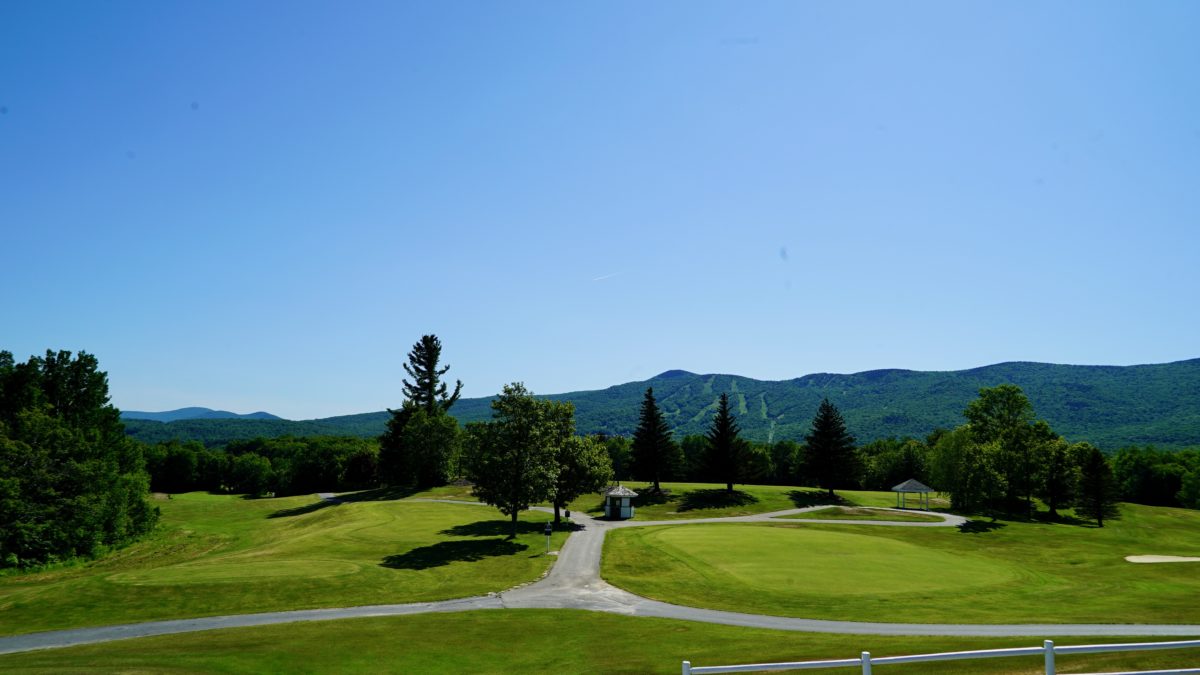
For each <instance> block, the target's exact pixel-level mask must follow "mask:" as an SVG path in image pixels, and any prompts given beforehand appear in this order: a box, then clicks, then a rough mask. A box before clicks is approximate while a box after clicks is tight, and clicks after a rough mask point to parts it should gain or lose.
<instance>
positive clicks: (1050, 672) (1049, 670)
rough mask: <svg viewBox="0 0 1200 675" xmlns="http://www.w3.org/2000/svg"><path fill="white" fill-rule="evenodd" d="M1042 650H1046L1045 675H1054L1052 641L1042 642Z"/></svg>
mask: <svg viewBox="0 0 1200 675" xmlns="http://www.w3.org/2000/svg"><path fill="white" fill-rule="evenodd" d="M1042 649H1045V650H1046V675H1054V673H1055V670H1054V640H1046V641H1045V642H1043V643H1042Z"/></svg>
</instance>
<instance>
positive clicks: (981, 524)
mask: <svg viewBox="0 0 1200 675" xmlns="http://www.w3.org/2000/svg"><path fill="white" fill-rule="evenodd" d="M1004 527H1008V524H1007V523H1000V522H996V521H995V520H991V521H984V520H968V521H967V522H965V523H963V524H962V525H959V526H958V531H959V532H961V533H962V534H984V533H987V532H995V531H996V530H999V529H1001V528H1004Z"/></svg>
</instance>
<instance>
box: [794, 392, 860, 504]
mask: <svg viewBox="0 0 1200 675" xmlns="http://www.w3.org/2000/svg"><path fill="white" fill-rule="evenodd" d="M805 440H806V441H807V445H806V446H805V448H804V463H805V467H806V469H807V471H808V475H810V476H812V477H813V478H816V479H817V484H818V485H819V486H820V487H822V488H825V489H826V490H829V496H830V497H833V496H834V494H833V489H834V488H842V487H849V486H850V485H852V484H853V482H854V474H855V468H856V467H855V462H856V457H855V453H854V437H853V436H851V435H850V434H849V432H847V431H846V422H845V420H843V419H842V414H841V413H840V412H838V409H837V408H835V407H834V405H833V404H832V403H830V402H829V399H823V400H822V401H821V405H820V407H818V408H817V415H816V417H814V418H813V421H812V431H811V432H810V433H809V434H808V436H806V437H805Z"/></svg>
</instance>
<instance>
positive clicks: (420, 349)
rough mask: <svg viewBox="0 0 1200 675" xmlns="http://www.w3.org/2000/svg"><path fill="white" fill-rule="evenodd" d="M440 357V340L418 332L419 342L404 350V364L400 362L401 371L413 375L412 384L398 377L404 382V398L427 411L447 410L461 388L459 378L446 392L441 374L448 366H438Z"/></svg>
mask: <svg viewBox="0 0 1200 675" xmlns="http://www.w3.org/2000/svg"><path fill="white" fill-rule="evenodd" d="M441 356H442V341H441V340H439V339H438V338H437V336H436V335H422V336H421V339H420V341H418V342H417V343H416V344H415V345H413V348H412V351H410V352H409V353H408V363H406V364H404V372H406V373H408V376H409V377H411V378H413V382H412V383H409V381H408V380H401V382H402V383H403V384H404V397H405V398H406V399H408V400H409V401H412V402H413V403H415V404H416V405H417V406H418V407H421V408H424V409H425V412H427V413H430V414H433V413H434V412H435V411H437V410H438V409H440V411H441V412H449V411H450V406H452V405H454V402H455V401H457V400H458V395H459V393H460V392H461V391H462V380H457V381H456V382H455V385H454V393H453V394H449V395H447V389H446V383H445V382H442V375H445V374H446V371H448V370H450V366H446V367H445V368H442V369H440V370H439V369H438V360H439V359H440V358H441Z"/></svg>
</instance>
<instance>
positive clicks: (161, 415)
mask: <svg viewBox="0 0 1200 675" xmlns="http://www.w3.org/2000/svg"><path fill="white" fill-rule="evenodd" d="M121 419H122V420H151V421H154V422H176V421H179V420H233V419H238V420H282V419H283V418H282V417H279V416H276V415H272V414H271V413H268V412H262V411H261V410H260V411H259V412H252V413H246V414H244V415H239V414H238V413H233V412H229V411H228V410H213V409H212V408H195V407H193V408H179V409H178V410H166V411H163V412H145V411H142V410H122V411H121Z"/></svg>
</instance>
